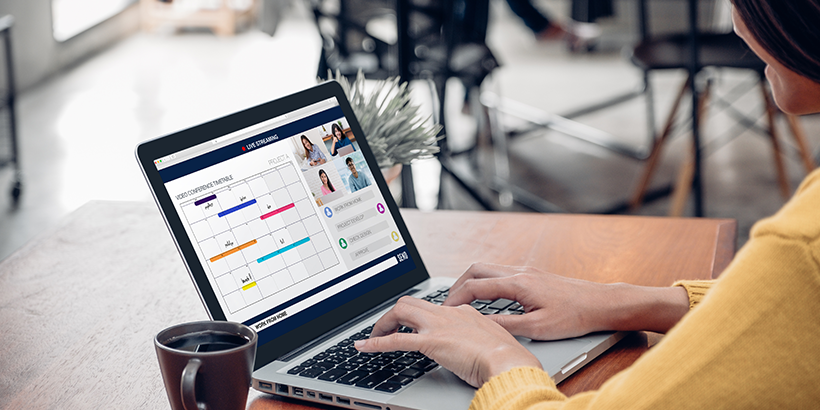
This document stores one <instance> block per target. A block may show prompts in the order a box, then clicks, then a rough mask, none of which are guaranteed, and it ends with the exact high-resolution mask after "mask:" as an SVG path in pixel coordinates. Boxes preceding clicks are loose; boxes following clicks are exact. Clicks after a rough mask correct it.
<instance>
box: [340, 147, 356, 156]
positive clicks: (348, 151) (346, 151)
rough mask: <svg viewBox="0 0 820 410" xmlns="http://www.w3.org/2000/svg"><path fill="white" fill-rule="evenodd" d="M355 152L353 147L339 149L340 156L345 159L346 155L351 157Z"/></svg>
mask: <svg viewBox="0 0 820 410" xmlns="http://www.w3.org/2000/svg"><path fill="white" fill-rule="evenodd" d="M353 151H355V150H354V149H353V146H352V145H345V146H344V147H341V148H339V156H340V157H344V156H346V155H350V154H352V153H353Z"/></svg>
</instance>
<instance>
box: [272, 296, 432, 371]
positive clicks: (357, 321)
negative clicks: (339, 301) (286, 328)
mask: <svg viewBox="0 0 820 410" xmlns="http://www.w3.org/2000/svg"><path fill="white" fill-rule="evenodd" d="M418 291H419V289H416V288H413V289H410V290H408V291H405V292H403V293H400V294H398V295H396V296H394V297H392V298H390V299H388V300H387V301H385V302H384V303H382V304H380V305H378V306H376V307H374V308H372V309H370V310H368V311H366V312H364V313H362V314H360V315H359V316H356V317H355V318H353V319H350V320H348V321H347V322H345V323H344V324H343V325H341V326H337V327H335V328H333V329H332V330H330V331H328V332H327V333H325V334H323V335H321V336H319V337H317V338H315V339H313V340H312V341H310V342H309V343H307V344H304V345H302V346H299V347H298V348H296V349H294V350H292V351H290V352H288V353H285V354H284V355H282V356H281V357H280V358H278V359H276V360H279V361H282V362H289V361H290V360H291V359H293V358H294V357H296V356H299V355H301V354H302V353H304V352H306V351H308V350H310V349H313V348H314V347H316V346H318V345H320V344H322V343H324V342H326V341H328V340H329V339H331V338H333V337H336V336H337V335H338V334H339V333H342V332H345V331H347V330H349V329H350V328H352V327H354V326H356V325H358V324H360V323H361V322H363V321H365V320H366V319H368V318H369V317H370V316H372V315H373V314H375V313H376V312H378V311H381V310H383V309H384V308H386V307H387V306H390V305H395V304H396V302H397V301H398V300H399V298H401V297H402V296H407V295H410V294H413V293H416V292H418Z"/></svg>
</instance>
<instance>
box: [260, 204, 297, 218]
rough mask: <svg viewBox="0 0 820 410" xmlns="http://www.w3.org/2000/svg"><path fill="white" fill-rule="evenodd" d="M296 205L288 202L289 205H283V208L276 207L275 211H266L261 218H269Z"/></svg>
mask: <svg viewBox="0 0 820 410" xmlns="http://www.w3.org/2000/svg"><path fill="white" fill-rule="evenodd" d="M294 206H295V205H294V204H288V205H285V206H283V207H281V208H279V209H275V210H273V211H270V212H268V213H266V214H264V215H262V217H261V218H262V220H265V219H268V218H270V217H272V216H274V215H276V214H281V213H282V212H285V211H287V210H288V209H290V208H293V207H294Z"/></svg>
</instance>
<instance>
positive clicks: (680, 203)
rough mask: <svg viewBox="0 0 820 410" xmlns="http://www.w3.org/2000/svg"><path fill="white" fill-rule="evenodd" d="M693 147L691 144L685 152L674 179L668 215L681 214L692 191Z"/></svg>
mask: <svg viewBox="0 0 820 410" xmlns="http://www.w3.org/2000/svg"><path fill="white" fill-rule="evenodd" d="M694 151H695V147H694V145H692V146H691V147H690V148H689V149H688V150H687V151H686V152H687V154H686V159H684V161H683V164H681V167H680V169H678V178H677V180H676V181H675V191H674V192H672V205H671V206H670V207H669V216H673V217H680V216H683V211H684V209H685V208H686V199H687V198H689V193H690V192H691V191H692V180H693V179H694V177H695V153H694Z"/></svg>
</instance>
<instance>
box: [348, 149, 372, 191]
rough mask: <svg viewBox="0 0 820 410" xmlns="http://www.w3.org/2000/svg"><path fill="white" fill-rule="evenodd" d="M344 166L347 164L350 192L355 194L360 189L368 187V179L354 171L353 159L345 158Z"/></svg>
mask: <svg viewBox="0 0 820 410" xmlns="http://www.w3.org/2000/svg"><path fill="white" fill-rule="evenodd" d="M345 164H347V168H348V169H349V170H350V172H351V174H350V177H349V178H348V182H349V183H350V192H356V191H358V190H360V189H362V188H365V187H369V186H370V178H368V177H367V175H365V174H364V173H359V171H357V170H356V164H354V163H353V158H350V157H347V159H346V160H345Z"/></svg>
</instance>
